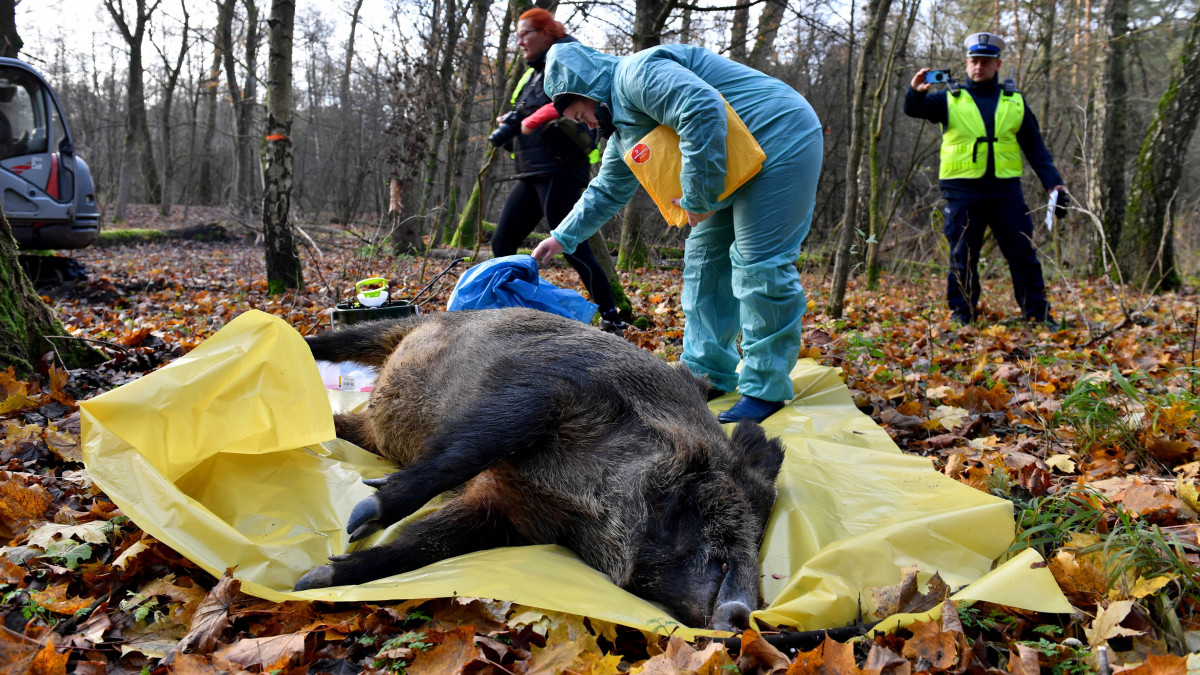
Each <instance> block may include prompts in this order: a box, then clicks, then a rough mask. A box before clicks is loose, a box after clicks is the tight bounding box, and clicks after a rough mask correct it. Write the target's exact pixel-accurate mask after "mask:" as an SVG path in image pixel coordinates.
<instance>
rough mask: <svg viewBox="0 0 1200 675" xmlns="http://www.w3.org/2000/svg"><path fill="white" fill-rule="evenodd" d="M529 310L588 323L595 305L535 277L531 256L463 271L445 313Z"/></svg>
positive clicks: (594, 311)
mask: <svg viewBox="0 0 1200 675" xmlns="http://www.w3.org/2000/svg"><path fill="white" fill-rule="evenodd" d="M498 307H529V308H531V309H540V310H542V311H543V312H551V313H553V314H558V315H559V316H565V317H567V318H569V319H576V320H579V321H582V322H584V323H591V321H592V317H593V316H595V315H596V305H595V304H593V303H591V302H588V301H587V299H586V298H584V297H583V296H582V295H580V294H579V292H578V291H572V290H568V289H565V288H558V287H557V286H555V285H554V284H552V283H550V282H548V281H543V280H542V279H541V278H539V277H538V272H537V262H536V261H535V260H534V259H533V256H528V255H508V256H504V257H502V258H492V259H491V260H488V261H487V262H484V263H481V264H479V265H476V266H474V267H472V268H471V269H469V270H467V271H466V273H464V274H463V275H462V277H461V278H460V279H459V280H458V283H457V284H455V286H454V292H452V293H451V294H450V302H449V304H447V305H446V309H447V310H450V311H454V310H458V309H494V308H498Z"/></svg>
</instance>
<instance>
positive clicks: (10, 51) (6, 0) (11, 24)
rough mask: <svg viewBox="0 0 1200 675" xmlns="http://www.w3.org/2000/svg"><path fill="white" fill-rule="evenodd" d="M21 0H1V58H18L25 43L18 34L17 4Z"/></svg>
mask: <svg viewBox="0 0 1200 675" xmlns="http://www.w3.org/2000/svg"><path fill="white" fill-rule="evenodd" d="M18 1H19V0H0V41H3V43H2V44H0V56H7V57H8V58H10V59H15V58H18V56H17V55H18V54H20V53H21V47H23V46H25V43H24V42H22V41H21V36H20V35H18V34H17V2H18Z"/></svg>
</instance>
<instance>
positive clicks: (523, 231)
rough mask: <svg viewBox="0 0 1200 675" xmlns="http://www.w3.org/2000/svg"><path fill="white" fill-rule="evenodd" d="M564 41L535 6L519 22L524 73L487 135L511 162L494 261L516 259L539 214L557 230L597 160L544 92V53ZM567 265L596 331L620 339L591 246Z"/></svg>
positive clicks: (587, 137) (559, 28)
mask: <svg viewBox="0 0 1200 675" xmlns="http://www.w3.org/2000/svg"><path fill="white" fill-rule="evenodd" d="M566 42H578V41H577V40H576V39H575V38H573V37H571V36H570V35H567V33H566V30H565V29H564V28H563V25H562V24H561V23H559V22H558V21H555V20H554V15H553V14H551V13H550V12H547V11H546V10H544V9H541V8H540V7H535V8H533V9H530V10H528V11H526V12H524V13H523V14H521V16H520V18H519V19H518V20H517V46H518V47H519V48H520V49H521V53H522V54H523V55H524V56H525V62H526V63H527V64H528V65H529V69H528V70H527V71H526V72H525V75H524V76H523V77H522V78H521V81H520V83H519V84H518V85H517V90H516V92H514V93H513V97H512V104H513V109H512V111H511V112H509V113H506V114H504V115H503V116H501V117H500V118H498V119H497V122H500V128H499V129H497V130H496V131H495V132H493V133H492V135H491V136H489V137H488V140H490V141H491V142H492V143H494V144H495V145H497V146H502V147H504V148H505V149H507V150H509V151H510V152H512V156H513V159H514V160H515V161H516V175H515V176H514V178H516V180H515V181H513V189H512V191H511V192H510V193H509V194H508V199H506V200H505V202H504V208H503V209H502V210H501V212H500V220H499V221H498V222H497V223H496V232H495V233H494V234H493V235H492V253H493V254H494V255H495V256H497V257H499V256H506V255H513V254H514V253H516V252H517V247H518V246H520V244H521V242H522V241H524V240H525V238H526V237H528V236H529V234H530V233H531V232H533V230H534V228H536V227H537V225H538V223H539V222H540V221H541V220H542V217H543V216H544V217H545V219H546V222H547V223H548V224H549V226H550V229H554V228H555V227H557V226H558V224H559V222H560V221H562V219H563V218H564V217H566V215H567V213H568V212H570V210H571V207H573V206H574V205H575V202H576V200H578V199H579V195H581V194H582V193H583V189H584V188H585V187H587V183H588V181H589V180H590V179H591V170H590V168H589V159H591V158H592V156H593V155H594V154H596V153H591V152H590V151H591V150H593V149H594V148H595V144H596V135H595V133H594V132H592V131H590V130H588V129H586V128H585V127H583V126H582V125H578V124H576V123H575V122H574V121H573V120H566V119H562V118H558V114H557V112H555V111H554V107H553V105H551V104H550V99H549V98H548V97H547V96H546V92H545V91H544V90H543V89H542V68H543V66H544V65H545V58H546V52H548V51H549V50H550V47H551V46H553V45H555V44H559V43H566ZM547 107H548V108H549V109H548V110H546V108H547ZM547 119H549V121H547ZM523 122H525V123H526V124H524V125H523V124H522V123H523ZM581 145H582V146H585V147H581ZM597 159H598V157H597ZM567 262H569V263H570V264H571V267H573V268H575V271H576V272H577V273H578V274H579V278H580V280H581V281H583V285H584V287H586V288H587V290H588V293H590V294H591V296H592V302H594V303H596V305H597V306H598V308H599V310H600V328H601V329H603V330H606V331H609V332H611V333H617V334H620V333H622V332H623V331H624V329H625V323H624V322H622V321H621V319H620V316H619V315H618V310H617V307H616V303H615V302H614V300H613V294H612V289H611V288H610V287H609V285H608V275H606V274H605V273H604V268H603V267H601V266H600V261H598V260H597V259H596V256H595V255H594V254H593V253H592V250H591V248H590V247H588V246H580V247H579V248H578V249H576V251H575V253H574V254H573V255H570V256H567Z"/></svg>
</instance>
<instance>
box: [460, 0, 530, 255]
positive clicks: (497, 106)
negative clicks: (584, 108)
mask: <svg viewBox="0 0 1200 675" xmlns="http://www.w3.org/2000/svg"><path fill="white" fill-rule="evenodd" d="M528 6H529V3H528V2H526V0H509V2H508V7H507V8H506V9H505V11H504V19H503V21H504V22H503V23H502V24H500V37H499V40H498V43H497V44H498V45H499V46H498V47H497V48H496V59H495V61H494V63H495V64H496V65H495V68H496V71H495V73H493V77H492V108H491V115H489V116H488V119H489V120H492V119H495V118H496V117H498V116H499V115H500V112H501V110H503V108H504V104H505V102H506V101H507V100H508V97H511V96H512V94H511V93H509V92H508V91H506V85H507V84H508V83H509V82H511V83H512V84H511V87H512V88H513V89H515V88H516V82H517V81H518V78H519V75H517V69H516V68H513V72H512V73H511V75H512V77H506V75H508V74H510V73H508V40H509V36H510V34H511V32H512V25H513V23H515V22H516V18H517V17H518V16H520V14H521V12H523V11H525V8H527V7H528ZM513 65H516V62H514V63H513ZM485 146H487V147H485V148H484V150H483V155H484V160H483V162H484V163H483V167H484V168H482V169H480V175H479V177H478V179H477V180H476V181H475V184H474V186H473V187H472V188H471V195H470V196H469V197H467V203H466V205H465V206H464V207H463V211H462V215H461V216H460V217H459V219H458V227H456V228H455V231H454V236H453V237H452V238H451V240H450V245H451V246H460V247H469V246H474V245H475V242H476V240H477V239H478V238H479V237H482V236H483V233H482V232H479V231H477V230H478V228H477V227H476V224H477V222H478V221H479V220H480V219H481V218H480V215H479V212H480V210H481V209H483V208H484V204H485V203H486V201H487V200H486V199H485V197H484V196H485V195H488V194H491V192H492V186H493V184H494V182H495V181H494V180H493V179H492V173H491V171H490V170H489V169H490V168H491V165H492V161H493V159H494V155H493V153H498V152H499V151H498V150H497V149H496V148H493V147H491V143H486V144H485Z"/></svg>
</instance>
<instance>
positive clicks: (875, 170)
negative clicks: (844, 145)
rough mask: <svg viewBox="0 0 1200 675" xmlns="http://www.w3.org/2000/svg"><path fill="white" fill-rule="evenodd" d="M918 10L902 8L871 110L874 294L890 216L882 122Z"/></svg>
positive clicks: (870, 279)
mask: <svg viewBox="0 0 1200 675" xmlns="http://www.w3.org/2000/svg"><path fill="white" fill-rule="evenodd" d="M919 8H920V3H919V2H912V3H909V2H908V0H905V1H904V2H903V3H902V5H901V9H900V13H899V14H898V16H897V17H896V23H897V24H898V25H899V26H900V34H899V35H897V36H896V39H895V41H894V42H893V43H892V49H891V50H890V51H889V52H888V60H887V63H886V64H885V65H884V68H883V72H882V73H880V74H879V83H878V85H877V86H876V87H875V96H874V105H873V106H872V108H871V122H870V130H871V142H870V146H869V147H868V148H867V156H868V158H869V164H868V169H867V175H868V177H869V179H870V194H869V196H868V198H867V226H868V227H869V228H870V233H871V236H870V237H869V238H868V240H867V288H870V289H872V290H874V289H875V287H876V286H877V285H878V283H879V275H880V273H881V269H880V264H879V248H880V245H881V244H882V243H883V235H884V233H885V232H886V231H887V226H888V216H887V215H885V214H884V213H883V201H884V194H885V190H884V179H883V173H884V170H883V160H882V159H881V157H880V149H879V142H880V141H881V140H882V137H883V118H884V116H885V115H886V113H887V110H888V108H889V106H890V105H891V100H892V92H893V91H895V87H893V86H892V74H893V73H894V72H895V69H896V59H897V58H899V57H902V56H903V55H904V53H905V52H906V51H907V50H908V38H909V36H910V35H912V28H913V24H914V23H915V22H916V19H917V10H918V9H919ZM906 15H907V17H908V18H907V19H906V18H905V16H906ZM900 22H904V23H903V24H901V23H900Z"/></svg>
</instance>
